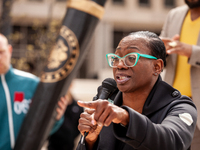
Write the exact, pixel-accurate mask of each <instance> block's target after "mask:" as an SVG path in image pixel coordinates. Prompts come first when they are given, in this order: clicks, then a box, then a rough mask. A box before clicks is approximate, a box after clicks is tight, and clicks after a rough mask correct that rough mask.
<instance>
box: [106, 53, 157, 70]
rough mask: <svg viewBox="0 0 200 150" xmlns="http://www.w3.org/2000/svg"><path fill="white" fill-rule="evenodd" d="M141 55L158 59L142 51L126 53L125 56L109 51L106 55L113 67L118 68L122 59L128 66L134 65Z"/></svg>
mask: <svg viewBox="0 0 200 150" xmlns="http://www.w3.org/2000/svg"><path fill="white" fill-rule="evenodd" d="M140 57H145V58H148V59H157V58H156V57H154V56H151V55H147V54H140V53H129V54H127V55H125V56H124V57H119V56H118V55H115V54H113V53H109V54H107V55H106V59H107V61H108V64H109V66H110V67H112V68H117V65H118V64H119V63H120V61H121V60H123V62H124V64H125V65H126V66H127V67H134V66H135V65H136V64H137V62H138V60H139V58H140Z"/></svg>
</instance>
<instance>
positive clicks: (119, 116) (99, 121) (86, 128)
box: [78, 79, 129, 142]
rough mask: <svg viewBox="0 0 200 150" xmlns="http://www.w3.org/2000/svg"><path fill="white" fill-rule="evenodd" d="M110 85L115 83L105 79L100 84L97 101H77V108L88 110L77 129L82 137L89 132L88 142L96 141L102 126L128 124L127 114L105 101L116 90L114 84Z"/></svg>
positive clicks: (83, 114) (82, 115)
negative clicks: (112, 123)
mask: <svg viewBox="0 0 200 150" xmlns="http://www.w3.org/2000/svg"><path fill="white" fill-rule="evenodd" d="M112 80H113V79H112ZM112 83H115V81H114V82H113V81H110V79H105V80H104V81H103V82H102V89H101V90H100V91H99V92H100V94H99V93H98V98H99V99H98V100H96V101H92V102H81V101H78V105H79V106H81V107H86V108H88V109H86V110H85V112H84V113H82V114H81V116H80V117H81V118H80V120H79V125H78V129H79V131H80V132H81V134H82V135H83V134H84V133H85V132H86V133H88V132H89V134H88V136H87V139H88V141H90V142H92V141H94V142H95V141H96V139H97V138H98V135H99V133H100V131H101V129H102V127H103V126H109V125H110V124H111V122H114V123H121V124H123V125H127V123H128V120H129V114H128V112H127V111H126V110H124V109H122V108H120V107H118V106H116V105H113V104H112V103H110V102H109V101H107V100H105V99H108V98H109V96H110V94H111V93H112V92H114V90H116V89H117V88H116V83H115V84H112ZM111 89H112V90H111ZM113 89H114V90H113Z"/></svg>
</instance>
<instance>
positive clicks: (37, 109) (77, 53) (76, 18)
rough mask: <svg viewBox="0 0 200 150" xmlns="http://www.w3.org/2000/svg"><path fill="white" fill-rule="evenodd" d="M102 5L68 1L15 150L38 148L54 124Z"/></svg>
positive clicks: (100, 0)
mask: <svg viewBox="0 0 200 150" xmlns="http://www.w3.org/2000/svg"><path fill="white" fill-rule="evenodd" d="M105 2H106V0H71V1H70V0H69V1H68V3H67V12H66V15H65V17H64V19H63V23H62V27H61V29H60V34H59V36H58V38H57V42H56V45H55V46H54V47H53V48H52V51H51V54H50V56H49V59H48V63H47V65H46V66H45V68H44V72H43V74H42V76H41V81H40V83H39V85H38V87H37V89H36V92H35V94H34V97H33V99H32V103H31V106H30V109H29V111H28V113H27V116H26V118H25V119H24V122H23V124H22V126H21V130H20V132H19V135H18V137H17V141H16V144H15V148H14V150H40V149H41V147H42V145H43V144H44V141H45V140H46V139H47V137H48V135H49V133H50V131H51V129H52V126H53V124H54V123H55V116H56V111H55V108H56V107H57V102H58V100H59V99H60V97H61V96H63V95H65V93H66V91H67V89H68V88H69V86H70V84H71V81H72V80H73V79H74V77H76V74H77V70H78V69H79V68H80V66H81V64H82V63H83V60H84V58H85V55H86V53H87V46H88V44H89V42H90V39H91V37H92V34H93V33H94V30H95V27H96V26H97V23H98V21H99V20H100V19H101V18H102V16H103V13H104V4H105ZM30 86H31V85H30Z"/></svg>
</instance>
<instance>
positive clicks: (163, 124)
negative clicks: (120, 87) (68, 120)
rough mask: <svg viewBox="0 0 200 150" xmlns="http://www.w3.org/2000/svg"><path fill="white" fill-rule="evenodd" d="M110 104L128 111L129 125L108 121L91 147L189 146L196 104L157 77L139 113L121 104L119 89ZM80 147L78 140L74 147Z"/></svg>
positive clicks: (156, 149)
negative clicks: (76, 145)
mask: <svg viewBox="0 0 200 150" xmlns="http://www.w3.org/2000/svg"><path fill="white" fill-rule="evenodd" d="M114 104H115V105H118V106H120V107H122V108H124V109H126V110H127V111H128V112H129V117H130V120H129V124H128V126H127V127H123V126H121V125H120V124H114V123H112V124H111V125H110V126H109V127H103V129H102V130H101V133H100V135H99V138H98V140H97V142H96V143H95V146H94V149H97V150H187V149H189V147H190V143H191V141H192V138H193V134H194V130H195V126H196V120H197V111H196V107H195V105H194V104H193V102H192V100H191V99H190V98H188V97H186V96H182V95H181V94H180V92H179V91H177V90H176V89H174V88H173V87H171V86H170V85H168V84H167V83H165V82H163V81H162V79H161V78H159V79H158V81H157V82H156V84H155V85H154V87H153V89H152V91H151V93H150V94H149V96H148V98H147V100H146V102H145V104H144V107H143V112H142V114H140V113H138V112H136V111H135V110H133V109H131V108H129V107H127V106H121V104H122V93H121V92H120V91H119V92H118V93H117V95H116V96H115V98H114ZM188 116H191V118H192V119H190V117H188ZM187 123H188V124H187ZM190 123H191V125H190ZM80 141H81V140H80ZM83 149H86V148H85V146H84V145H81V143H80V142H79V145H78V147H77V150H83Z"/></svg>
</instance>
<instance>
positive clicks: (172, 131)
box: [114, 103, 197, 150]
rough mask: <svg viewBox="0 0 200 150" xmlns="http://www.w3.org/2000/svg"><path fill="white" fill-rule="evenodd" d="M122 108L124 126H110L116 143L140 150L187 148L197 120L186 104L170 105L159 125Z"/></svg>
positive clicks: (195, 113)
mask: <svg viewBox="0 0 200 150" xmlns="http://www.w3.org/2000/svg"><path fill="white" fill-rule="evenodd" d="M124 108H125V109H126V110H127V111H128V112H129V115H130V121H129V124H128V126H127V127H123V126H121V125H119V124H114V134H115V136H116V137H117V138H118V139H119V140H122V141H123V142H125V143H127V144H129V145H131V146H132V147H133V148H135V149H143V150H150V149H152V150H161V149H162V150H169V149H170V150H177V149H181V150H186V149H187V148H188V147H189V146H190V144H191V141H192V138H193V134H194V130H195V126H196V120H197V112H196V109H195V108H194V106H192V105H190V104H187V103H182V104H177V105H175V106H172V107H171V108H170V109H169V112H168V114H166V115H167V116H166V118H165V119H164V120H163V121H162V122H161V124H155V123H152V121H151V120H149V119H148V118H147V117H146V116H144V115H142V114H139V113H137V112H136V111H134V110H132V109H131V108H128V107H126V106H124ZM186 113H187V114H186ZM188 114H190V115H191V117H192V120H193V122H192V121H191V120H190V119H189V117H187V115H188ZM158 117H159V116H158ZM181 117H182V119H181ZM184 121H185V122H184ZM190 121H191V122H190ZM187 123H188V124H187ZM189 123H192V124H191V125H190V124H189ZM123 131H125V132H123Z"/></svg>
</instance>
